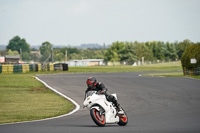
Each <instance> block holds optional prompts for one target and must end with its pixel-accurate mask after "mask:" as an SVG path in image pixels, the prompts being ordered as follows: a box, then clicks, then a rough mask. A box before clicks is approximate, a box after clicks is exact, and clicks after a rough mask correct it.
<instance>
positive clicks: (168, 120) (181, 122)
mask: <svg viewBox="0 0 200 133" xmlns="http://www.w3.org/2000/svg"><path fill="white" fill-rule="evenodd" d="M140 74H141V72H129V73H128V72H127V73H126V72H124V73H90V74H88V73H82V74H77V73H76V74H51V75H40V76H38V77H39V78H40V79H42V80H43V81H45V82H46V83H47V84H48V85H50V86H51V87H53V88H54V89H56V90H58V91H59V92H61V93H63V94H65V95H67V96H69V97H71V98H72V99H73V100H75V101H76V102H77V103H78V104H79V105H81V108H80V110H79V111H77V112H76V113H74V114H73V115H70V116H66V117H62V118H58V119H52V120H47V121H40V122H29V123H21V124H9V125H1V126H0V133H9V132H14V133H27V132H29V133H35V132H42V133H55V132H59V133H66V132H67V133H70V132H73V133H78V132H82V133H85V132H86V133H94V132H115V133H118V132H140V133H155V132H158V133H166V132H173V133H174V132H181V133H182V132H190V133H191V132H195V133H196V132H200V113H199V112H200V80H195V79H189V78H175V77H166V78H163V77H142V76H138V75H140ZM89 76H95V77H96V78H97V80H98V81H101V82H103V83H104V84H105V85H106V87H107V88H108V89H109V90H108V92H109V93H114V92H116V93H117V95H118V101H119V103H120V104H121V105H122V107H123V108H124V109H125V110H126V112H127V115H128V118H129V123H128V124H127V126H125V127H121V126H118V125H117V124H112V125H106V126H105V127H103V128H97V126H96V125H95V123H94V122H93V121H92V119H91V118H90V115H89V111H88V110H87V109H83V108H82V102H83V98H84V90H85V89H86V84H85V81H86V79H87V78H88V77H89Z"/></svg>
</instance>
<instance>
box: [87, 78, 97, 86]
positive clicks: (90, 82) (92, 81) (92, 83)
mask: <svg viewBox="0 0 200 133" xmlns="http://www.w3.org/2000/svg"><path fill="white" fill-rule="evenodd" d="M86 84H87V86H88V89H94V87H95V86H96V85H97V80H96V78H95V77H89V78H88V79H87V81H86Z"/></svg>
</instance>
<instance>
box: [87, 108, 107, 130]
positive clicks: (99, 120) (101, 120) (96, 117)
mask: <svg viewBox="0 0 200 133" xmlns="http://www.w3.org/2000/svg"><path fill="white" fill-rule="evenodd" d="M90 115H91V117H92V120H93V121H94V122H95V123H96V124H97V125H98V126H100V127H103V126H105V124H106V119H105V116H104V114H101V113H100V112H99V111H98V110H97V109H95V108H93V109H91V110H90Z"/></svg>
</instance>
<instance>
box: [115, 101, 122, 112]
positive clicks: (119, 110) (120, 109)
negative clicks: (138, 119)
mask: <svg viewBox="0 0 200 133" xmlns="http://www.w3.org/2000/svg"><path fill="white" fill-rule="evenodd" d="M114 104H115V107H116V111H117V114H124V111H123V110H122V108H121V107H120V104H119V103H118V102H117V101H115V103H114Z"/></svg>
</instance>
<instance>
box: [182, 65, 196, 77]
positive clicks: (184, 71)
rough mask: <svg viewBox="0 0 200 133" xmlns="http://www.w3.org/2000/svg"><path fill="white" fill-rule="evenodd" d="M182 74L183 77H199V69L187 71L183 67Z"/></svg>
mask: <svg viewBox="0 0 200 133" xmlns="http://www.w3.org/2000/svg"><path fill="white" fill-rule="evenodd" d="M183 73H184V75H191V76H193V75H194V76H198V75H200V67H196V68H193V69H187V68H185V67H184V68H183Z"/></svg>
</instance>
